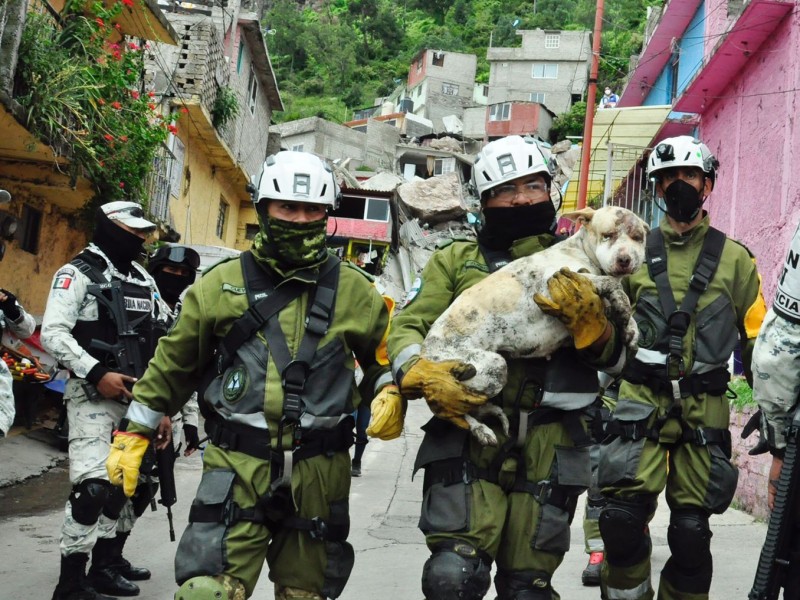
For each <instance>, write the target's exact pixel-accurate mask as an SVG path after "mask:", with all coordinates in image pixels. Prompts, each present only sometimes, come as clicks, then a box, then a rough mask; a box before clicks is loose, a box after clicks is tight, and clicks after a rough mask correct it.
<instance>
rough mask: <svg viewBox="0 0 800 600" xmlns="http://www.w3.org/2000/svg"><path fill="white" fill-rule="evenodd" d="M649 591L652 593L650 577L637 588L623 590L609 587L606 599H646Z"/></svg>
mask: <svg viewBox="0 0 800 600" xmlns="http://www.w3.org/2000/svg"><path fill="white" fill-rule="evenodd" d="M649 591H650V577H648V578H647V579H645V580H644V581H643V582H642V583H640V584H639V585H637V586H636V587H635V588H630V589H626V590H621V589H617V588H612V587H607V588H606V598H608V600H639V598H644V597H645V595H646V594H647V593H648V592H649Z"/></svg>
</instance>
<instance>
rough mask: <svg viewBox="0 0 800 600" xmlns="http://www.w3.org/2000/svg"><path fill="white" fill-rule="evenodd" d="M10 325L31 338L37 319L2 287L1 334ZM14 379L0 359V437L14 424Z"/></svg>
mask: <svg viewBox="0 0 800 600" xmlns="http://www.w3.org/2000/svg"><path fill="white" fill-rule="evenodd" d="M6 327H8V328H9V329H10V330H11V331H12V333H13V334H14V335H16V336H17V337H18V338H20V339H21V340H24V339H25V338H29V337H31V336H32V335H33V332H34V331H35V330H36V320H35V319H34V318H33V317H32V316H31V315H29V314H28V313H27V312H25V309H24V308H22V305H21V304H20V303H19V302H18V301H17V297H16V296H15V295H14V294H12V293H11V292H9V291H8V290H3V289H0V334H2V333H3V329H5V328H6ZM13 383H14V380H13V379H12V377H11V371H9V369H8V365H7V364H6V363H5V361H2V360H0V438H3V437H5V436H6V434H8V430H9V429H11V426H12V425H13V424H14V415H15V413H16V406H15V404H14V389H13Z"/></svg>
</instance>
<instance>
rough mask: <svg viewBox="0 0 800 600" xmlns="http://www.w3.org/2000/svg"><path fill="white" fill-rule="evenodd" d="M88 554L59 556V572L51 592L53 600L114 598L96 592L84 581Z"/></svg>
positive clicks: (106, 599)
mask: <svg viewBox="0 0 800 600" xmlns="http://www.w3.org/2000/svg"><path fill="white" fill-rule="evenodd" d="M87 562H89V555H88V554H70V555H69V556H62V557H61V574H60V575H59V576H58V585H56V589H55V591H54V592H53V600H114V599H113V598H109V597H108V596H102V595H100V594H98V593H97V592H96V591H95V590H94V589H93V588H92V587H91V586H90V585H89V583H88V582H87V581H86V563H87Z"/></svg>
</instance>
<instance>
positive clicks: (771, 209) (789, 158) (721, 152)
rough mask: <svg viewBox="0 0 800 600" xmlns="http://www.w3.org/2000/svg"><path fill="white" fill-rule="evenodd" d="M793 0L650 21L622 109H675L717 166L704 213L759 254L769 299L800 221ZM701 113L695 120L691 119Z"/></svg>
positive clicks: (694, 3)
mask: <svg viewBox="0 0 800 600" xmlns="http://www.w3.org/2000/svg"><path fill="white" fill-rule="evenodd" d="M797 6H798V4H797V2H796V1H783V2H781V1H774V0H750V1H749V2H734V1H733V0H706V1H705V2H701V1H698V0H671V1H670V2H668V3H667V4H666V5H665V6H664V7H663V9H662V11H661V14H660V15H658V14H657V15H655V17H656V18H655V19H651V22H650V23H648V27H647V31H646V46H645V48H644V49H643V51H642V54H641V55H640V57H639V61H638V64H639V66H638V67H637V68H636V69H635V70H634V72H633V73H631V76H630V78H629V83H628V86H627V87H626V88H625V90H624V92H623V94H622V96H621V98H620V102H619V104H618V105H617V107H618V108H619V107H625V106H639V105H664V104H672V107H673V112H672V113H671V114H670V117H669V119H668V121H670V122H676V121H678V120H680V119H681V118H683V121H684V122H691V123H697V125H696V127H695V128H694V129H690V130H689V131H670V127H664V128H662V130H661V132H660V133H659V134H658V135H657V136H656V138H654V139H653V140H652V143H651V147H652V146H654V145H655V144H657V143H658V142H659V141H660V140H661V139H663V138H664V137H667V136H669V135H675V134H680V133H689V134H694V135H695V136H696V137H698V138H700V139H701V140H702V141H704V142H705V143H706V144H708V146H709V148H711V151H712V152H713V153H714V154H715V155H716V156H717V158H718V159H719V161H720V165H721V166H720V169H719V171H718V181H717V185H716V188H715V190H714V192H713V193H712V195H711V196H710V198H709V200H708V202H707V204H706V208H707V209H708V210H709V212H710V214H711V221H712V223H713V224H714V225H715V226H716V227H718V228H719V229H721V230H722V231H724V232H725V233H727V234H728V235H730V236H732V237H734V238H736V239H737V240H739V241H741V242H742V243H744V244H745V245H746V246H747V247H748V248H749V249H750V250H751V251H752V252H753V253H754V254H755V255H756V258H757V261H758V267H759V271H760V272H761V274H762V277H763V282H764V294H765V297H766V299H767V302H768V303H771V302H772V299H773V296H774V293H775V287H776V282H777V277H778V274H779V271H780V269H781V266H782V263H783V258H784V255H785V252H786V249H787V245H788V242H789V240H790V238H791V236H792V235H793V233H794V231H795V228H796V227H797V225H798V223H800V181H798V178H797V177H796V176H795V173H796V171H797V170H798V163H797V160H798V158H800V123H798V122H797V121H798V120H797V116H798V114H800V96H798V89H800V61H798V57H800V11H797ZM692 115H695V116H692Z"/></svg>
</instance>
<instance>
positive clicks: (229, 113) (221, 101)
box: [211, 86, 241, 129]
mask: <svg viewBox="0 0 800 600" xmlns="http://www.w3.org/2000/svg"><path fill="white" fill-rule="evenodd" d="M240 109H241V106H240V105H239V96H237V95H236V92H235V91H233V89H232V88H230V87H229V86H225V87H221V88H220V89H219V90H218V91H217V97H216V98H215V99H214V106H213V107H212V108H211V123H212V125H214V127H216V128H217V129H223V128H224V127H225V125H227V124H228V123H230V121H231V120H232V119H235V118H236V117H237V116H238V115H239V110H240Z"/></svg>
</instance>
